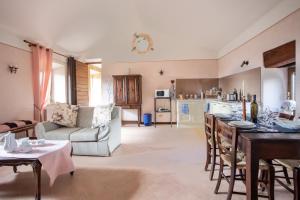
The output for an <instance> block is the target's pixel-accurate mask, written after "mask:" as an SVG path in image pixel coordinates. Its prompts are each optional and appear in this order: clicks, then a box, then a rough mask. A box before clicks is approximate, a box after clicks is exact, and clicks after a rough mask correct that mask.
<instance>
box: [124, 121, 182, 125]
mask: <svg viewBox="0 0 300 200" xmlns="http://www.w3.org/2000/svg"><path fill="white" fill-rule="evenodd" d="M137 123H138V121H126V120H123V121H122V125H126V124H137ZM141 124H144V122H141ZM153 124H154V122H152V125H153ZM159 124H171V122H156V125H159ZM172 124H173V125H176V124H177V122H172Z"/></svg>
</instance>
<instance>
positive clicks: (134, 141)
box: [0, 126, 292, 200]
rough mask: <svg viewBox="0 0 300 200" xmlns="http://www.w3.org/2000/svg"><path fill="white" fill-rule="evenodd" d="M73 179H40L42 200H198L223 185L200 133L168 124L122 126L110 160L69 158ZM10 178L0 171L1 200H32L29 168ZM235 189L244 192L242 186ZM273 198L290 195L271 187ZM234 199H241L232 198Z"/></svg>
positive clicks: (9, 172)
mask: <svg viewBox="0 0 300 200" xmlns="http://www.w3.org/2000/svg"><path fill="white" fill-rule="evenodd" d="M73 159H74V162H75V166H76V172H75V175H74V176H73V177H71V176H70V175H64V176H61V177H59V178H58V179H57V180H56V182H55V184H54V186H53V187H49V186H48V181H49V179H48V177H47V175H46V174H45V173H43V176H42V197H43V199H70V200H71V199H72V200H74V199H82V200H85V199H87V200H93V199H101V200H129V199H130V200H194V199H195V200H196V199H197V200H199V199H205V200H206V199H212V200H214V199H216V200H219V199H220V200H223V199H225V198H226V194H225V192H226V190H227V187H228V184H227V183H226V182H225V181H223V182H222V185H221V188H220V192H222V194H218V195H215V194H214V193H213V190H214V187H215V184H216V181H209V179H208V173H209V172H205V171H204V170H203V167H204V161H205V139H204V135H203V134H202V133H201V131H200V130H196V129H177V128H171V127H169V126H159V127H157V128H154V127H141V128H138V127H124V128H122V145H121V146H120V148H118V149H117V150H116V151H115V152H114V154H113V156H112V157H107V158H101V157H80V156H74V157H73ZM20 171H21V172H20V173H18V174H13V172H12V169H11V168H8V167H2V168H0V199H22V200H23V199H33V196H34V189H33V186H34V184H35V182H34V180H33V175H32V172H31V168H30V167H22V168H20ZM236 189H237V190H239V191H244V190H245V187H244V185H242V184H237V185H236ZM275 198H276V199H285V200H286V199H292V195H291V194H290V193H288V192H286V191H285V190H284V189H282V188H281V187H279V186H277V185H276V194H275ZM233 199H245V196H240V195H234V196H233Z"/></svg>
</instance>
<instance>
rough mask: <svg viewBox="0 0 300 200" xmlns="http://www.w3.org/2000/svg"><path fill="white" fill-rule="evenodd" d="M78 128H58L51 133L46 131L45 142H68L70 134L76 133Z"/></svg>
mask: <svg viewBox="0 0 300 200" xmlns="http://www.w3.org/2000/svg"><path fill="white" fill-rule="evenodd" d="M79 129H80V128H66V127H62V128H58V129H55V130H53V131H48V132H46V133H45V134H44V135H45V139H47V140H69V139H70V134H71V133H73V132H75V131H78V130H79Z"/></svg>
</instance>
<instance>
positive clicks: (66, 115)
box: [49, 103, 79, 127]
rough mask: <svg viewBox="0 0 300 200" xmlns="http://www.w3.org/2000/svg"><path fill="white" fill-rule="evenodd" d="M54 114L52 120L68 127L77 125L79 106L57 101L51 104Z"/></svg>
mask: <svg viewBox="0 0 300 200" xmlns="http://www.w3.org/2000/svg"><path fill="white" fill-rule="evenodd" d="M51 107H52V111H53V112H52V115H51V118H50V119H49V121H50V122H53V123H55V124H59V125H62V126H66V127H75V126H76V120H77V115H78V109H79V107H78V106H77V105H69V104H66V103H56V104H53V105H51Z"/></svg>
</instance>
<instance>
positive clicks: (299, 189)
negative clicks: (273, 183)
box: [293, 167, 300, 200]
mask: <svg viewBox="0 0 300 200" xmlns="http://www.w3.org/2000/svg"><path fill="white" fill-rule="evenodd" d="M293 178H294V200H300V169H299V168H298V167H295V168H294V170H293Z"/></svg>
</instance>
